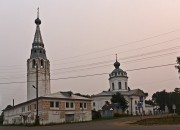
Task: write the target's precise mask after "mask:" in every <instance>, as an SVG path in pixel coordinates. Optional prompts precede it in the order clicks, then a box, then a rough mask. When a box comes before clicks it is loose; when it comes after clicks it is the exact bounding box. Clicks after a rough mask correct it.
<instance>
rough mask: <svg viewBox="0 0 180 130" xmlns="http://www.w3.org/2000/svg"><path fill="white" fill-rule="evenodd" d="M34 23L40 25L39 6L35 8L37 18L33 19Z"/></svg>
mask: <svg viewBox="0 0 180 130" xmlns="http://www.w3.org/2000/svg"><path fill="white" fill-rule="evenodd" d="M35 23H36V25H40V24H41V20H40V19H39V7H38V9H37V19H36V20H35Z"/></svg>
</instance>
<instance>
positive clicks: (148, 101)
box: [145, 99, 155, 106]
mask: <svg viewBox="0 0 180 130" xmlns="http://www.w3.org/2000/svg"><path fill="white" fill-rule="evenodd" d="M145 104H149V105H152V106H155V104H154V102H153V100H150V99H149V100H145Z"/></svg>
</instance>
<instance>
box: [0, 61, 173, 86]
mask: <svg viewBox="0 0 180 130" xmlns="http://www.w3.org/2000/svg"><path fill="white" fill-rule="evenodd" d="M175 64H176V63H171V64H163V65H158V66H149V67H143V68H136V69H131V70H126V71H138V70H145V69H153V68H159V67H167V66H172V65H175ZM105 74H109V73H97V74H88V75H79V76H72V77H62V78H54V79H50V80H65V79H76V78H84V77H93V76H100V75H105ZM38 81H44V80H38ZM27 82H36V81H21V82H4V83H0V84H4V85H5V84H17V83H27Z"/></svg>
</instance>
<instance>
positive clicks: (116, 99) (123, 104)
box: [111, 92, 128, 112]
mask: <svg viewBox="0 0 180 130" xmlns="http://www.w3.org/2000/svg"><path fill="white" fill-rule="evenodd" d="M111 102H112V103H119V104H120V107H121V109H122V110H123V112H124V111H125V110H126V109H127V108H128V101H127V100H126V99H125V98H124V96H123V95H121V94H120V93H119V92H117V93H116V94H114V95H112V98H111Z"/></svg>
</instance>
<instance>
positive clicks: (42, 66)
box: [41, 59, 44, 68]
mask: <svg viewBox="0 0 180 130" xmlns="http://www.w3.org/2000/svg"><path fill="white" fill-rule="evenodd" d="M41 68H44V61H43V59H41Z"/></svg>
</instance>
